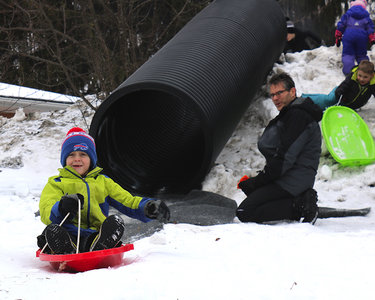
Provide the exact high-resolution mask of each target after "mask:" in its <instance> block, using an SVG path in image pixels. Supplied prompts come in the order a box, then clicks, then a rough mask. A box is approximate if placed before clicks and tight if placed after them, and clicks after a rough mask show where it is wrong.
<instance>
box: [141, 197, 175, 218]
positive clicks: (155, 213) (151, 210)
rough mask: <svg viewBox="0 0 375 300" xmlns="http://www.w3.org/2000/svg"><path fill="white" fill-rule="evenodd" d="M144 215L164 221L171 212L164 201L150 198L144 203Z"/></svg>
mask: <svg viewBox="0 0 375 300" xmlns="http://www.w3.org/2000/svg"><path fill="white" fill-rule="evenodd" d="M145 215H146V217H148V218H150V219H157V220H159V221H160V222H163V223H166V222H167V221H168V220H169V218H170V216H171V213H170V211H169V208H168V206H167V205H166V204H165V203H164V201H161V200H150V201H148V202H147V203H146V205H145Z"/></svg>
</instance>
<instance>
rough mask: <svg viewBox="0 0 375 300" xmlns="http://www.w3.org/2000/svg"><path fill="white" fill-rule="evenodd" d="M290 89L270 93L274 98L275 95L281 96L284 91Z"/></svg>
mask: <svg viewBox="0 0 375 300" xmlns="http://www.w3.org/2000/svg"><path fill="white" fill-rule="evenodd" d="M287 91H289V90H281V91H278V92H276V93H273V94H270V96H271V98H274V97H275V96H280V95H281V94H282V93H284V92H287Z"/></svg>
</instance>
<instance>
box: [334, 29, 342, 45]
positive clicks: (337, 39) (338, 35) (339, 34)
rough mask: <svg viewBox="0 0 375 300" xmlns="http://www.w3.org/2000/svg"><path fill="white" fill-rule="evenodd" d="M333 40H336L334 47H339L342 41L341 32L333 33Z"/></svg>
mask: <svg viewBox="0 0 375 300" xmlns="http://www.w3.org/2000/svg"><path fill="white" fill-rule="evenodd" d="M335 38H336V46H337V47H340V45H341V40H342V32H341V31H340V30H337V29H336V31H335Z"/></svg>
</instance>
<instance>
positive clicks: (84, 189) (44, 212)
mask: <svg viewBox="0 0 375 300" xmlns="http://www.w3.org/2000/svg"><path fill="white" fill-rule="evenodd" d="M60 162H61V165H62V166H63V168H61V169H59V175H57V176H52V177H50V178H49V179H48V183H47V184H46V186H45V187H44V189H43V191H42V194H41V197H40V202H39V209H40V216H41V221H42V222H43V223H45V224H46V225H48V226H47V227H46V228H45V230H44V231H43V233H42V234H41V235H39V236H38V238H37V244H38V246H39V247H40V248H41V249H42V248H43V247H44V246H45V245H46V243H47V245H48V247H46V249H45V250H44V252H48V253H54V254H65V253H75V252H76V245H77V242H78V241H77V236H78V232H77V231H78V220H79V218H78V215H77V213H78V208H79V207H80V208H81V214H80V215H81V223H80V239H79V250H80V252H87V251H95V250H102V249H108V248H113V247H116V246H118V245H121V238H122V235H123V233H124V222H123V220H122V218H121V217H120V216H119V215H111V216H108V215H109V207H110V206H112V207H114V208H116V209H117V210H118V211H120V212H122V213H124V214H125V215H127V216H129V217H132V218H135V219H138V220H141V221H143V222H148V221H150V220H151V219H158V220H160V221H166V220H168V219H169V216H170V212H169V209H168V207H167V206H166V204H165V203H164V202H162V201H160V200H153V199H150V198H143V197H135V196H132V195H131V194H130V193H129V192H127V191H126V190H124V189H123V188H122V187H121V186H120V185H118V184H117V183H115V182H114V181H113V180H112V179H111V178H109V177H107V176H105V175H103V174H101V171H102V169H101V168H100V167H98V166H97V165H96V162H97V155H96V149H95V142H94V139H93V138H92V137H91V136H90V135H88V134H87V133H86V132H85V131H84V130H82V129H81V128H78V127H75V128H72V129H71V130H69V131H68V133H67V135H66V138H65V140H64V142H63V144H62V147H61V161H60ZM67 215H68V218H67V219H66V220H65V221H64V223H63V224H62V225H61V226H59V225H58V224H60V223H61V221H62V220H63V219H64V218H65V217H66V216H67Z"/></svg>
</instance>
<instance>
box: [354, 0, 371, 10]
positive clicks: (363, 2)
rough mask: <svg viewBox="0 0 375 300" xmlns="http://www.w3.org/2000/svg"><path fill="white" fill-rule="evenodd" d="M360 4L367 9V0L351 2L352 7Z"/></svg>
mask: <svg viewBox="0 0 375 300" xmlns="http://www.w3.org/2000/svg"><path fill="white" fill-rule="evenodd" d="M358 5H359V6H362V7H363V8H364V9H366V7H367V1H366V0H356V1H352V2H350V7H353V6H358Z"/></svg>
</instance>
